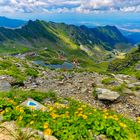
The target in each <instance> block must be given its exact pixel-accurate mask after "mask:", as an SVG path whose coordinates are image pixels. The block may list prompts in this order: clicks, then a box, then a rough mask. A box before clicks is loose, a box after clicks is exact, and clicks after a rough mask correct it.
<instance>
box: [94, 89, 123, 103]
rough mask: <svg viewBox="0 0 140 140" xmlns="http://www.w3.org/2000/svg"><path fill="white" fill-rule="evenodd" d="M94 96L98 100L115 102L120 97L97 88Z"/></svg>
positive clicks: (109, 91) (115, 93) (113, 92)
mask: <svg viewBox="0 0 140 140" xmlns="http://www.w3.org/2000/svg"><path fill="white" fill-rule="evenodd" d="M96 94H97V97H98V99H99V100H109V101H115V100H117V99H118V98H119V97H120V95H119V94H118V93H117V92H115V91H111V90H109V89H103V88H97V89H96Z"/></svg>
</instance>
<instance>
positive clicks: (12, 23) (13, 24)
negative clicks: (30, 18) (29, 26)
mask: <svg viewBox="0 0 140 140" xmlns="http://www.w3.org/2000/svg"><path fill="white" fill-rule="evenodd" d="M25 23H26V21H23V20H17V19H9V18H6V17H0V26H1V27H8V28H17V27H20V26H22V25H24V24H25Z"/></svg>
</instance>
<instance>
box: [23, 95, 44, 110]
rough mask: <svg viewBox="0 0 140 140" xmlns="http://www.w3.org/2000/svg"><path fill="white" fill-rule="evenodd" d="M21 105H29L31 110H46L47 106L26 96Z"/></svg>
mask: <svg viewBox="0 0 140 140" xmlns="http://www.w3.org/2000/svg"><path fill="white" fill-rule="evenodd" d="M21 106H25V107H29V108H30V109H31V110H42V111H46V110H47V107H45V106H44V105H42V104H41V103H39V102H37V101H35V100H33V99H32V98H28V99H27V100H26V101H24V102H23V103H22V104H21Z"/></svg>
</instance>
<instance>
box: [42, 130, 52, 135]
mask: <svg viewBox="0 0 140 140" xmlns="http://www.w3.org/2000/svg"><path fill="white" fill-rule="evenodd" d="M44 135H47V136H50V135H52V130H51V129H50V128H47V129H45V130H44Z"/></svg>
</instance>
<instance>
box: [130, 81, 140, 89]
mask: <svg viewBox="0 0 140 140" xmlns="http://www.w3.org/2000/svg"><path fill="white" fill-rule="evenodd" d="M138 86H140V82H136V83H131V84H128V85H127V87H128V88H135V87H138Z"/></svg>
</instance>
